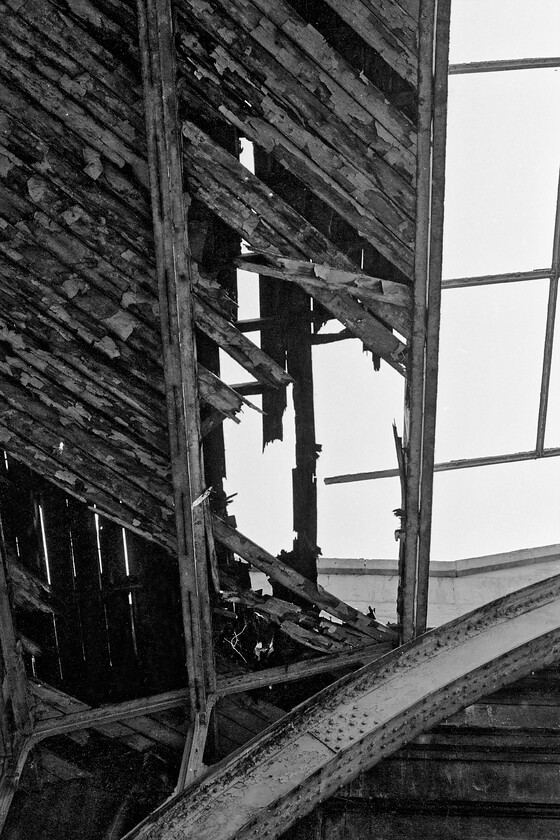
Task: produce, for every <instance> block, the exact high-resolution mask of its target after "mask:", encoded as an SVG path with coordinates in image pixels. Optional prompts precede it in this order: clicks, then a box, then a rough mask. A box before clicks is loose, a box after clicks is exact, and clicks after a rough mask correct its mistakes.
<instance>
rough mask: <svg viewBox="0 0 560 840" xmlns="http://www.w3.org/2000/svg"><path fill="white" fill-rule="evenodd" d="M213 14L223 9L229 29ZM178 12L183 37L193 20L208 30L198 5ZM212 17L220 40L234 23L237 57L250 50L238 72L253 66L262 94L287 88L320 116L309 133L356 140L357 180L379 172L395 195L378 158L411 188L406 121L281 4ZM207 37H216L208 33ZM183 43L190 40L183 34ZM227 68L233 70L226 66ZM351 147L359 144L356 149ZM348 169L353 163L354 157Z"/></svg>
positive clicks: (253, 0)
mask: <svg viewBox="0 0 560 840" xmlns="http://www.w3.org/2000/svg"><path fill="white" fill-rule="evenodd" d="M221 9H224V10H227V12H228V16H229V18H230V19H231V21H232V22H233V24H232V23H231V22H230V21H229V20H228V18H227V17H226V16H224V15H223V14H222V13H221V11H220V10H221ZM179 10H180V11H182V12H183V13H184V14H185V22H186V32H187V33H190V31H191V27H190V24H191V22H192V21H193V18H196V22H197V25H200V24H202V23H204V25H205V26H206V27H208V14H209V8H207V7H206V6H205V4H203V3H201V2H198V0H194V2H191V0H182V2H181V3H180V4H179ZM212 14H213V16H215V17H216V26H217V27H223V32H220V34H223V35H225V34H226V32H227V33H231V32H232V29H233V25H235V27H236V43H237V44H238V46H239V47H240V48H244V50H245V51H247V48H248V47H249V46H250V47H251V52H250V55H249V56H248V57H247V58H246V59H244V61H246V62H247V64H246V66H247V68H248V69H249V68H255V69H256V67H257V62H258V67H259V69H260V72H259V74H258V78H259V79H261V78H262V77H263V76H265V78H266V82H265V84H266V86H267V89H270V90H271V91H273V92H275V93H276V95H285V94H286V92H287V88H288V86H289V89H290V94H291V97H290V102H291V103H292V104H294V105H295V104H296V103H297V104H298V107H300V108H302V109H305V111H306V113H307V112H309V113H310V114H313V113H314V112H316V113H317V115H319V114H323V115H325V116H326V115H328V118H329V123H330V124H329V126H328V127H322V126H317V127H315V125H314V123H313V121H312V120H311V119H310V126H312V127H313V128H314V129H315V130H316V131H318V132H321V131H325V132H328V131H331V132H333V135H334V133H335V132H342V131H343V130H344V129H343V127H342V125H341V124H344V125H346V127H347V128H346V130H347V131H350V132H351V134H352V135H354V137H355V138H356V139H355V140H354V139H351V140H350V142H351V143H352V147H354V145H355V146H356V150H358V149H362V153H363V152H364V151H365V152H366V154H367V156H368V161H369V167H366V169H365V170H364V174H366V175H368V177H372V174H373V173H375V172H377V171H378V170H379V172H380V173H385V177H387V178H388V179H389V180H388V181H387V184H389V183H391V184H392V185H393V188H394V189H396V190H397V194H399V193H400V190H401V189H402V183H401V185H400V188H399V187H398V186H397V185H398V184H400V179H399V177H395V178H391V175H390V172H389V170H388V169H387V167H385V166H383V165H382V164H381V163H380V160H379V158H381V160H384V161H385V162H386V163H387V164H388V165H389V166H390V167H391V168H393V169H394V170H395V173H396V174H397V175H399V176H403V177H404V178H405V180H406V181H408V183H410V182H411V180H412V178H413V175H414V171H415V164H416V161H415V142H416V139H415V131H414V126H413V125H412V123H411V122H410V120H408V119H407V118H406V117H405V116H404V115H403V114H402V113H401V112H400V111H399V109H398V108H396V107H395V106H394V105H392V104H391V103H390V102H389V101H388V100H387V99H386V98H385V97H384V96H383V94H382V93H381V92H380V91H379V90H378V89H377V88H376V86H375V84H374V83H372V82H371V81H369V80H364V79H362V78H361V77H360V75H359V74H358V73H357V72H356V70H355V69H354V68H353V67H351V66H350V65H349V64H348V63H347V62H346V61H345V60H344V59H343V58H342V57H341V56H340V55H339V54H338V53H337V52H336V51H335V50H334V49H333V48H332V47H331V46H330V45H329V44H328V43H327V42H326V41H325V39H324V38H323V37H322V36H321V35H320V34H319V33H318V32H317V30H316V29H315V28H314V27H313V26H310V25H309V24H307V22H306V21H305V20H303V18H301V17H300V16H299V15H298V14H297V12H296V11H295V9H294V8H293V7H291V6H290V5H289V4H288V3H286V2H283V0H280V2H278V3H274V5H272V4H270V3H267V2H266V0H236V2H233V3H230V4H227V5H226V6H224V4H221V3H215V5H214V6H213V9H212ZM206 31H209V29H207V30H206ZM214 34H215V37H217V33H216V31H215V30H214ZM186 37H187V38H188V39H189V40H190V37H189V35H187V36H186ZM227 40H228V41H229V37H228V38H227ZM220 53H221V51H220V50H219V49H218V48H217V49H216V50H215V52H214V56H215V58H216V67H217V69H218V72H219V73H224V72H225V68H223V67H221V66H220V63H219V59H218V55H219V54H220ZM241 54H242V50H241V49H240V50H237V49H236V50H235V52H232V53H231V55H232V57H233V56H235V57H236V58H238V57H240V56H241ZM239 60H240V61H241V60H242V59H241V58H239ZM229 69H230V70H231V71H232V72H234V64H233V62H232V64H231V65H230V66H229ZM241 81H242V80H241V79H240V82H241ZM304 91H307V94H306V93H305V92H304ZM294 97H295V98H294ZM349 137H350V135H349ZM325 139H326V135H325ZM347 139H348V138H347ZM358 141H362V143H363V144H365V145H364V146H361V145H360V143H359V142H358ZM341 151H342V149H341ZM378 156H379V157H378ZM354 164H355V165H357V166H360V165H361V161H360V157H358V158H357V159H356V160H354ZM381 177H383V175H381ZM389 195H391V193H389ZM403 200H404V201H405V202H406V201H409V197H407V196H405V195H403Z"/></svg>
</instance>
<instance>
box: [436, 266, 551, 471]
mask: <svg viewBox="0 0 560 840" xmlns="http://www.w3.org/2000/svg"><path fill="white" fill-rule="evenodd" d="M547 298H548V282H547V281H546V280H540V281H533V282H531V283H510V284H507V285H496V286H482V287H480V288H467V289H453V290H449V291H447V292H445V293H444V295H443V300H442V319H441V348H440V369H439V402H438V426H437V435H436V461H449V460H454V459H457V458H472V457H477V456H481V455H498V454H504V453H508V452H517V451H521V450H530V449H533V448H534V446H535V436H536V425H537V415H538V404H539V390H540V380H541V367H542V352H543V341H544V327H545V319H546V303H547ZM468 472H471V470H468ZM484 477H486V476H484Z"/></svg>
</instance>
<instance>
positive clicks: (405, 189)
mask: <svg viewBox="0 0 560 840" xmlns="http://www.w3.org/2000/svg"><path fill="white" fill-rule="evenodd" d="M202 5H204V6H206V5H208V4H202ZM203 11H204V10H203ZM207 11H208V14H207V17H206V20H205V28H206V31H205V33H204V35H203V38H195V34H194V33H193V34H191V32H190V30H192V29H193V27H194V28H195V30H196V27H197V26H199V25H200V24H199V21H200V20H201V18H202V12H200V10H199V13H197V15H196V16H193V18H192V19H191V18H189V34H188V36H187V41H186V44H184V47H185V55H184V65H183V66H184V72H185V74H187V78H188V86H187V87H186V89H185V97H186V98H187V99H188V98H189V97H190V96H191V92H192V91H196V92H197V95H198V99H199V103H198V104H199V107H202V108H204V107H206V111H207V112H208V114H209V116H210V115H211V112H212V111H217V112H218V113H220V114H222V115H223V116H225V117H226V118H227V119H228V120H229V121H230V122H231V123H232V124H233V125H234V126H236V127H237V128H238V129H239V130H240V132H241V133H242V134H244V135H245V136H247V137H249V138H250V139H251V140H253V141H254V142H256V143H258V144H259V145H260V146H262V147H263V148H265V149H268V150H273V151H274V155H275V157H276V158H277V159H278V160H279V161H280V162H281V163H282V164H283V165H284V166H285V167H286V168H287V169H288V170H289V171H291V172H292V173H293V174H295V175H297V176H298V178H300V179H301V180H302V181H303V182H304V183H305V184H306V185H307V186H308V187H309V188H310V189H311V190H312V191H313V192H314V193H316V194H317V195H318V196H320V197H321V198H322V199H323V200H324V201H326V203H327V204H329V205H330V206H332V207H334V208H336V210H337V212H338V213H340V215H341V216H343V217H344V218H345V219H346V220H347V221H348V222H349V223H350V224H352V225H353V226H354V227H355V228H356V230H357V231H359V232H360V233H361V235H363V236H364V237H365V238H366V239H368V240H369V241H371V242H372V243H373V244H374V245H375V246H376V247H377V248H378V249H379V250H380V251H381V252H382V253H383V254H385V256H387V257H388V258H389V259H390V260H391V261H392V262H393V263H394V264H395V265H396V266H398V267H399V268H400V269H401V270H402V271H403V272H404V273H405V274H407V275H408V276H411V274H412V250H411V249H412V242H413V237H414V223H413V215H414V206H413V192H412V190H411V188H410V186H409V185H406V182H403V183H402V185H401V186H397V185H396V184H395V183H394V182H393V181H394V179H393V177H392V176H391V183H388V182H386V181H384V180H383V172H382V171H380V170H379V167H377V169H376V164H375V159H374V158H373V157H372V155H371V152H369V153H368V149H367V146H365V145H364V144H363V143H361V141H359V140H358V138H357V137H356V135H355V134H354V133H353V132H350V131H348V129H347V127H346V126H345V124H344V123H342V122H340V125H339V126H337V120H336V118H335V117H334V116H333V115H332V114H329V115H328V117H327V115H326V114H325V113H324V106H322V104H321V103H320V102H319V101H318V100H317V98H316V97H314V96H312V95H311V94H309V93H308V92H307V91H305V90H303V91H302V94H301V95H302V102H301V103H300V102H299V101H298V87H297V84H296V86H295V87H294V82H293V81H292V79H291V78H290V81H289V83H287V84H286V86H285V89H283V88H281V90H280V91H279V92H277V91H278V88H279V87H281V75H282V72H284V71H283V70H282V68H281V67H280V65H278V73H277V74H276V75H275V76H274V77H273V78H272V79H271V80H270V82H268V84H267V81H266V76H265V78H264V79H263V81H262V82H261V84H260V85H255V84H254V78H256V77H259V76H258V73H257V66H258V67H259V68H260V67H261V65H262V64H263V63H265V64H266V58H264V57H259V62H258V65H256V66H248V67H245V64H249V65H250V64H251V61H252V55H253V53H254V52H257V51H258V47H257V45H256V44H255V42H251V45H250V49H249V47H248V46H244V47H243V49H241V47H239V50H238V42H239V41H240V40H243V34H242V33H241V32H240V31H239V28H238V27H237V28H235V27H234V26H233V25H232V24H230V25H229V27H228V26H227V20H222V18H220V16H219V9H218V8H216V9H214V8H212V14H210V9H209V8H208V10H207ZM222 27H225V28H226V29H227V35H225V34H224V36H223V43H222V44H221V48H220V49H216V50H213V51H212V52H211V53H210V55H208V54H206V53H205V51H204V49H203V47H202V45H203V44H204V43H205V41H206V40H207V38H208V36H210V37H211V38H212V39H214V38H218V39H220V38H221V37H222V36H221V35H220V33H221V28H222ZM234 36H235V37H234ZM238 51H239V53H240V54H239V55H238V54H237V53H238ZM272 61H273V60H272V59H270V62H272ZM270 62H269V63H270ZM274 63H276V62H274ZM191 67H192V70H190V68H191ZM267 70H268V68H267ZM271 72H272V69H271ZM255 74H257V75H255ZM261 76H262V69H261ZM187 91H188V92H187ZM240 94H241V95H240ZM287 101H289V102H290V106H289V107H287V106H286V102H287ZM205 103H206V105H205ZM313 109H315V113H314V111H313ZM337 127H338V129H339V133H338V135H336V134H335V133H334V132H335V129H336V128H337ZM325 132H327V133H328V134H329V135H330V136H328V137H326V136H325V137H324V138H323V136H322V134H324V133H325ZM345 155H347V157H345Z"/></svg>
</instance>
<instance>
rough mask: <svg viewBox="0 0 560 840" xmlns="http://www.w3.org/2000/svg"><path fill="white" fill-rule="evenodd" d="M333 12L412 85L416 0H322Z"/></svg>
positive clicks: (415, 36) (414, 78)
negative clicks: (338, 0)
mask: <svg viewBox="0 0 560 840" xmlns="http://www.w3.org/2000/svg"><path fill="white" fill-rule="evenodd" d="M326 2H327V3H328V4H329V6H331V7H332V8H333V9H334V11H335V12H337V14H339V15H340V16H341V18H342V19H343V20H345V21H346V23H348V24H349V25H350V26H351V27H352V28H353V29H354V30H355V31H356V33H357V34H358V35H359V36H360V37H361V38H363V39H364V41H366V43H368V44H369V45H370V47H372V48H373V49H374V50H375V51H376V52H378V53H379V55H380V56H381V57H382V58H383V59H384V60H385V61H386V62H387V64H389V65H390V66H391V67H392V68H393V69H394V70H395V71H396V72H397V73H398V74H399V75H400V76H402V77H403V78H404V79H406V80H407V81H408V82H410V84H412V85H416V68H417V64H418V50H417V44H416V38H417V35H416V31H417V28H418V3H417V2H416V0H410V2H409V0H404V2H401V3H398V2H391V0H373V1H372V2H364V0H345V2H344V3H338V2H337V0H326Z"/></svg>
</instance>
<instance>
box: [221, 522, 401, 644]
mask: <svg viewBox="0 0 560 840" xmlns="http://www.w3.org/2000/svg"><path fill="white" fill-rule="evenodd" d="M212 524H213V529H214V537H215V538H216V540H218V541H219V542H221V543H222V544H223V545H225V546H227V547H228V548H229V549H230V550H231V551H233V552H235V554H237V555H239V557H242V558H243V559H244V560H246V561H247V562H248V563H250V564H251V565H252V566H254V568H255V569H259V571H261V572H264V573H265V574H266V575H268V577H269V578H270V579H271V580H274V581H276V582H277V583H280V584H281V585H282V586H284V587H286V589H289V590H290V591H291V592H293V593H294V594H295V595H298V596H299V597H300V598H303V599H304V600H305V601H307V602H308V603H310V604H315V606H317V607H319V609H321V610H324V611H325V612H327V613H329V615H332V616H335V618H339V619H340V620H341V621H343V622H344V623H345V624H348V625H349V626H350V627H352V628H354V629H355V630H358V631H359V632H360V633H363V634H364V635H365V636H370V637H372V638H374V639H376V640H378V641H390V640H392V639H393V638H394V635H395V634H394V633H393V631H392V630H391V629H390V628H389V627H386V626H385V625H384V624H381V622H379V621H376V620H375V619H374V618H370V617H368V616H366V615H364V614H363V613H361V612H360V611H359V610H356V609H354V607H351V606H349V605H348V604H345V603H344V601H341V600H340V598H337V596H336V595H332V594H331V593H330V592H327V591H326V590H325V589H323V587H322V586H317V585H315V584H314V583H312V582H311V581H309V580H307V579H306V578H304V577H303V576H302V575H300V574H299V573H298V572H296V571H294V569H292V568H290V566H288V565H287V564H286V563H284V562H283V561H282V560H281V559H279V558H277V557H273V555H272V554H269V553H268V552H267V551H265V550H264V548H261V547H260V546H258V545H257V544H256V543H254V542H253V541H252V540H250V539H249V538H248V537H246V536H244V535H243V534H241V533H240V532H239V531H237V530H236V529H235V528H232V527H231V526H230V525H228V524H227V523H226V522H224V521H223V519H220V518H219V517H218V516H213V517H212Z"/></svg>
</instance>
